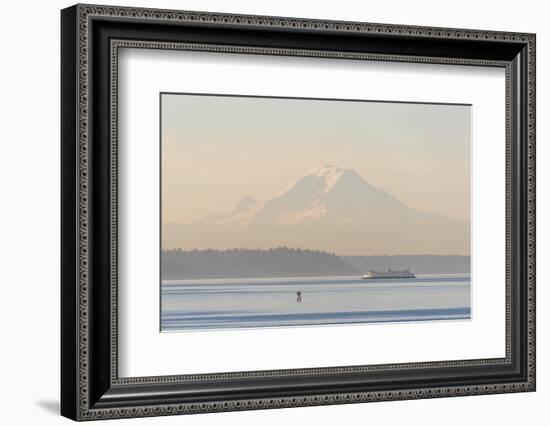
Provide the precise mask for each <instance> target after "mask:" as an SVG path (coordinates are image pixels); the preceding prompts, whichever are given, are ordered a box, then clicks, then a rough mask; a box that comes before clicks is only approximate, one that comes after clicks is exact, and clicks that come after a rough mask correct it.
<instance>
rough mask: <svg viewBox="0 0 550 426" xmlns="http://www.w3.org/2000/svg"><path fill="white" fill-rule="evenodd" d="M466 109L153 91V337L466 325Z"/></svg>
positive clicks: (468, 234) (468, 212) (468, 113)
mask: <svg viewBox="0 0 550 426" xmlns="http://www.w3.org/2000/svg"><path fill="white" fill-rule="evenodd" d="M471 110H472V105H471V104H450V103H428V102H426V103H422V102H405V101H404V102H396V101H380V100H376V101H372V100H363V99H317V98H296V97H292V98H291V97H271V96H250V95H234V94H223V95H221V94H208V93H161V94H160V124H161V125H160V157H161V160H160V161H161V165H160V166H161V167H160V170H161V172H160V173H161V178H160V182H161V183H160V186H161V188H160V193H161V202H160V212H161V214H160V217H161V223H160V226H161V232H160V234H161V241H160V264H161V268H160V311H161V312H160V329H161V331H162V332H175V331H207V330H223V329H249V328H252V329H254V328H258V327H272V328H278V327H291V326H321V325H338V324H348V325H349V324H366V323H394V322H413V321H457V320H460V321H464V320H470V319H471V318H472V303H473V301H472V292H471V276H470V271H471V267H470V266H471V265H470V256H471V193H470V192H471V180H472V177H471V164H470V163H471V139H472V138H471V132H472V129H471V114H472V111H471Z"/></svg>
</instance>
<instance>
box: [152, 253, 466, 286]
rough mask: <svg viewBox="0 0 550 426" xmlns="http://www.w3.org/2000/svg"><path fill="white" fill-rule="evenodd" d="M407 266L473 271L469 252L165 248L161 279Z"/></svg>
mask: <svg viewBox="0 0 550 426" xmlns="http://www.w3.org/2000/svg"><path fill="white" fill-rule="evenodd" d="M387 268H392V269H406V268H409V269H411V271H413V272H414V273H417V274H430V273H431V274H453V273H469V272H470V257H469V256H433V255H419V256H417V255H412V256H337V255H335V254H334V253H327V252H323V251H317V250H302V249H297V248H288V247H279V248H275V249H268V250H260V249H256V250H250V249H230V250H188V251H185V250H179V249H176V250H165V251H163V252H162V256H161V275H162V279H165V280H174V279H193V278H197V279H199V278H270V277H319V276H353V275H357V276H359V275H362V274H363V273H366V272H367V271H368V270H369V269H375V270H384V269H387Z"/></svg>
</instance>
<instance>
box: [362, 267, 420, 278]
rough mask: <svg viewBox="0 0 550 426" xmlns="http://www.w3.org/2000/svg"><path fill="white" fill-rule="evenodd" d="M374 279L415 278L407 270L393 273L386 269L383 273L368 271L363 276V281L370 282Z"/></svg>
mask: <svg viewBox="0 0 550 426" xmlns="http://www.w3.org/2000/svg"><path fill="white" fill-rule="evenodd" d="M375 278H416V275H415V274H413V273H412V272H411V271H410V270H409V269H405V270H403V271H394V270H392V269H386V270H385V271H369V272H367V273H366V274H365V275H363V279H364V280H371V279H375Z"/></svg>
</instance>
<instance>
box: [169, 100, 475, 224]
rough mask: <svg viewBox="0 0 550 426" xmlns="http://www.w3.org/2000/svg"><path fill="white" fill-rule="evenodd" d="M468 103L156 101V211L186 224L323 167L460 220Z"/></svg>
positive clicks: (465, 199)
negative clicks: (158, 153) (159, 160)
mask: <svg viewBox="0 0 550 426" xmlns="http://www.w3.org/2000/svg"><path fill="white" fill-rule="evenodd" d="M470 109H471V108H470V107H469V106H463V105H460V106H457V105H431V104H404V103H380V102H343V101H323V100H295V99H267V98H250V97H248V98H246V97H220V96H194V95H180V94H177V95H171V94H163V95H162V209H163V221H164V222H165V223H187V222H191V221H194V220H197V219H199V218H201V217H203V216H205V215H208V214H212V213H222V212H226V211H229V210H231V209H232V208H233V207H234V206H235V205H236V204H237V203H238V201H239V200H240V199H242V198H243V197H245V196H252V197H254V198H256V199H257V200H262V199H265V198H267V197H270V196H271V195H274V194H276V193H278V192H280V191H281V190H282V189H283V188H284V187H286V186H287V185H288V184H290V183H292V182H294V181H296V180H298V179H299V178H300V177H302V176H303V175H304V174H306V173H307V172H308V171H310V170H311V169H313V168H315V167H318V166H320V165H323V164H333V165H336V166H338V167H341V168H346V169H354V170H356V171H357V172H358V173H359V174H360V175H361V176H362V177H363V178H364V179H365V180H366V181H368V182H370V183H371V184H373V185H375V186H377V187H379V188H381V189H384V190H385V191H387V192H389V193H390V194H392V195H394V196H395V197H397V198H398V199H400V200H401V201H403V202H404V203H406V204H408V205H409V206H410V207H412V208H414V209H417V210H421V211H435V212H439V213H441V214H444V215H446V216H449V217H452V218H456V219H459V220H462V221H465V222H469V220H470V141H471V136H470V126H471V122H470V121H471V116H470V114H471V111H470Z"/></svg>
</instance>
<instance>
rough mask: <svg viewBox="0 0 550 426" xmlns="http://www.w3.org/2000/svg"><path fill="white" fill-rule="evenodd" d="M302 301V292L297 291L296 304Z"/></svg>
mask: <svg viewBox="0 0 550 426" xmlns="http://www.w3.org/2000/svg"><path fill="white" fill-rule="evenodd" d="M301 301H302V292H301V291H297V292H296V302H298V303H300V302H301Z"/></svg>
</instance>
